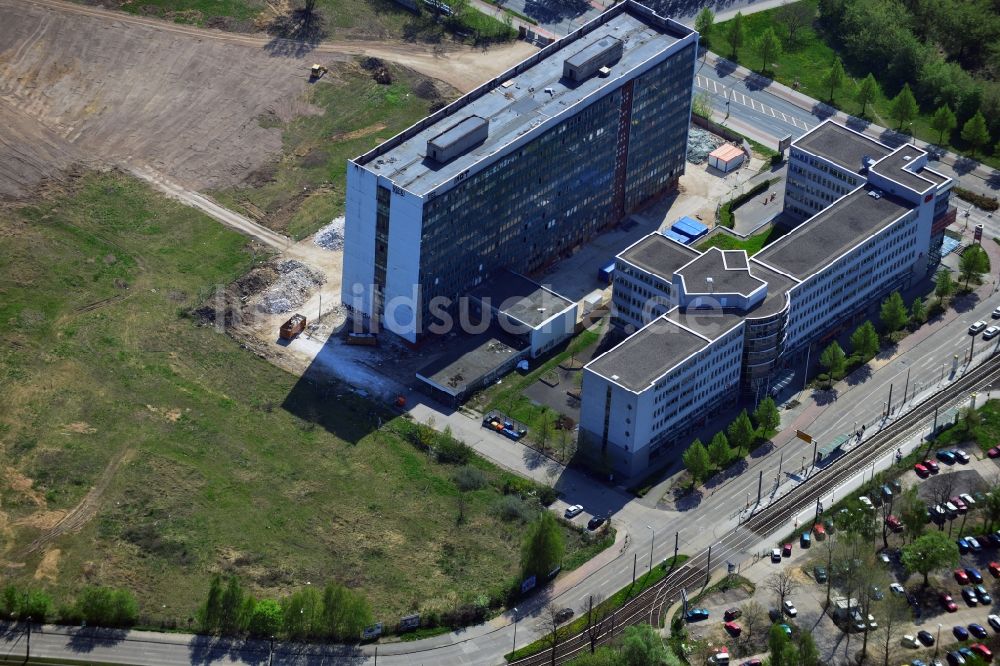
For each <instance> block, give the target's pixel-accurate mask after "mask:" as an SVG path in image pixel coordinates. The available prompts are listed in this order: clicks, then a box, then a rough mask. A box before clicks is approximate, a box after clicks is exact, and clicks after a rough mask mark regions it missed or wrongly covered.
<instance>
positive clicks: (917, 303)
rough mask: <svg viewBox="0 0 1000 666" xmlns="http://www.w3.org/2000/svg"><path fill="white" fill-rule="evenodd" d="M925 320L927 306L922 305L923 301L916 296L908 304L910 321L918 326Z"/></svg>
mask: <svg viewBox="0 0 1000 666" xmlns="http://www.w3.org/2000/svg"><path fill="white" fill-rule="evenodd" d="M926 319H927V306H926V305H924V299H922V298H920V297H919V296H917V297H916V298H914V299H913V302H912V303H910V321H911V322H913V323H914V324H916V325H917V326H919V325H920V324H922V323H924V321H925V320H926Z"/></svg>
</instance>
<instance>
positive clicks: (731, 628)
mask: <svg viewBox="0 0 1000 666" xmlns="http://www.w3.org/2000/svg"><path fill="white" fill-rule="evenodd" d="M722 626H723V627H725V629H726V631H727V632H729V635H730V636H739V635H740V634H741V633H743V627H741V626H740V623H739V622H726V623H724V624H723V625H722Z"/></svg>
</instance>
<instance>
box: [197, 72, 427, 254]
mask: <svg viewBox="0 0 1000 666" xmlns="http://www.w3.org/2000/svg"><path fill="white" fill-rule="evenodd" d="M389 71H390V72H391V74H392V77H393V82H392V84H390V85H382V84H379V83H376V82H375V81H374V79H373V78H372V76H371V75H370V74H369V73H368V72H366V71H364V70H363V69H361V68H360V67H358V66H357V65H355V64H353V63H352V64H344V65H339V66H334V67H333V68H331V70H330V72H329V73H328V74H327V75H326V76H324V77H323V78H322V79H321V80H320V81H319V82H317V83H315V84H314V85H313V86H312V87H311V88H310V89H309V93H308V97H307V99H308V101H309V102H310V103H311V104H313V105H315V106H316V107H318V108H319V109H322V115H309V116H303V117H300V118H296V119H295V120H293V121H291V122H290V123H287V124H283V123H281V121H280V120H279V119H277V118H275V117H273V116H268V117H262V118H260V119H259V122H261V123H262V124H265V125H271V126H277V127H281V128H282V132H283V142H284V149H283V152H282V156H281V157H280V158H278V159H277V160H276V161H275V162H273V163H272V164H271V165H270V166H268V167H266V168H264V169H261V170H260V171H258V172H257V173H255V174H252V175H251V176H250V178H249V179H248V183H247V185H245V186H243V187H237V188H229V189H226V190H222V191H217V192H213V193H212V194H213V196H214V197H215V198H216V199H218V200H219V202H220V203H222V204H224V205H226V206H228V207H230V208H232V209H233V210H236V211H238V212H240V213H243V214H245V215H248V216H250V217H252V218H255V219H258V220H259V221H260V222H262V223H263V224H265V225H267V226H269V227H271V228H272V229H275V230H277V231H281V232H283V233H286V234H288V235H290V236H292V237H293V238H297V239H298V238H302V237H304V236H308V235H309V234H310V233H312V232H314V231H316V229H318V228H319V227H321V226H323V225H325V224H328V223H329V222H330V220H331V219H333V218H334V217H336V216H338V215H341V214H343V212H344V190H345V173H346V170H347V160H348V159H350V158H353V157H357V156H358V155H361V154H362V153H364V152H366V151H368V150H370V149H371V148H373V147H375V146H376V145H378V144H379V143H381V142H382V141H384V140H386V139H388V138H390V137H392V136H394V135H396V134H398V133H399V132H401V131H403V130H404V129H406V128H407V127H409V126H410V125H412V124H413V123H415V122H417V121H418V120H420V119H421V118H423V117H424V116H426V115H427V113H428V110H429V108H430V105H431V103H432V100H433V99H434V93H433V91H434V90H435V88H434V86H433V84H431V83H430V82H429V81H428V80H427V79H425V78H423V77H420V76H419V75H417V74H415V73H413V72H411V71H409V70H404V69H401V68H398V67H393V66H390V67H389ZM437 85H438V86H439V87H443V86H442V84H437ZM417 91H420V93H421V94H422V95H423V97H421V96H419V95H418V94H417Z"/></svg>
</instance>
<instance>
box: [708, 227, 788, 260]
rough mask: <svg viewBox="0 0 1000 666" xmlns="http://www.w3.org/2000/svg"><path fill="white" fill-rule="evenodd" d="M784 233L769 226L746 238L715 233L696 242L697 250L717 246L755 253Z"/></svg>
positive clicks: (723, 248) (750, 253) (721, 248)
mask: <svg viewBox="0 0 1000 666" xmlns="http://www.w3.org/2000/svg"><path fill="white" fill-rule="evenodd" d="M783 235H784V233H783V232H782V230H781V229H778V228H777V227H771V228H770V229H768V230H767V231H762V232H760V233H759V234H755V235H753V236H750V237H749V238H747V239H746V240H740V239H739V238H738V237H736V236H730V235H729V234H725V233H717V234H715V235H714V236H712V237H710V238H709V239H708V240H705V241H703V242H701V243H699V244H698V249H699V250H707V249H708V248H710V247H717V248H719V249H720V250H746V253H747V254H748V255H751V256H752V255H755V254H757V253H758V252H760V251H761V250H763V249H764V247H765V246H766V245H767V244H768V243H773V242H774V241H776V240H778V239H779V238H781V237H782V236H783Z"/></svg>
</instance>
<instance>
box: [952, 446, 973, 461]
mask: <svg viewBox="0 0 1000 666" xmlns="http://www.w3.org/2000/svg"><path fill="white" fill-rule="evenodd" d="M951 455H953V456H955V460H957V461H958V462H960V463H962V464H963V465H967V464H969V461H970V460H972V458H970V457H969V454H968V453H966V452H965V451H963V450H961V449H952V450H951Z"/></svg>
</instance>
